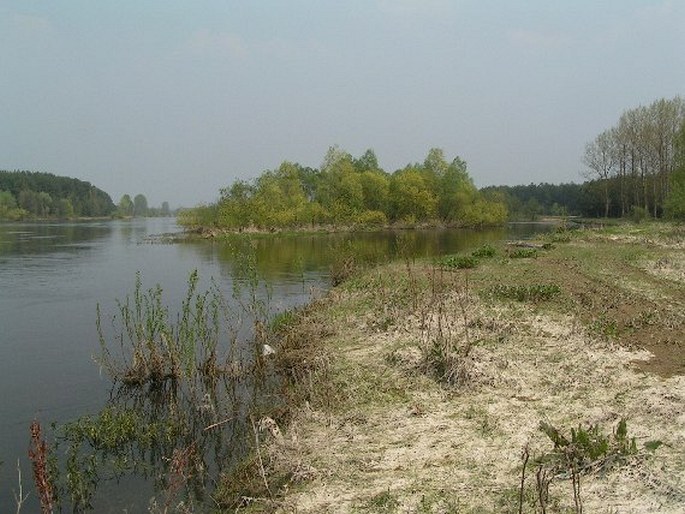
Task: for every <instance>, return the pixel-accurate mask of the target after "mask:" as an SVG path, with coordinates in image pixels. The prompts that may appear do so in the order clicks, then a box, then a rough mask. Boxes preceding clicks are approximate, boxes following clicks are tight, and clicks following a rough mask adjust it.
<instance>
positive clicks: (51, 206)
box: [0, 171, 116, 220]
mask: <svg viewBox="0 0 685 514" xmlns="http://www.w3.org/2000/svg"><path fill="white" fill-rule="evenodd" d="M115 209H116V206H115V205H114V203H113V202H112V199H111V198H110V196H109V195H108V194H107V193H105V192H104V191H102V190H101V189H98V188H97V187H95V186H93V185H91V184H90V183H89V182H84V181H82V180H78V179H75V178H68V177H58V176H57V175H53V174H51V173H39V172H30V171H0V219H6V220H20V219H27V218H28V219H30V218H40V219H48V218H56V219H69V218H79V217H87V218H92V217H103V216H110V215H111V214H112V213H113V212H114V211H115Z"/></svg>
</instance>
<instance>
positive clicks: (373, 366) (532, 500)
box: [219, 224, 685, 513]
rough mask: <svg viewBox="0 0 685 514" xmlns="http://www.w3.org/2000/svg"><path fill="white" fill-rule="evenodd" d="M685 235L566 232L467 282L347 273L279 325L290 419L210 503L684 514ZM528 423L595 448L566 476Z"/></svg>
mask: <svg viewBox="0 0 685 514" xmlns="http://www.w3.org/2000/svg"><path fill="white" fill-rule="evenodd" d="M684 241H685V229H683V228H682V227H676V226H672V225H667V224H658V225H656V224H645V225H636V226H632V227H611V228H608V229H605V230H599V231H594V230H582V231H574V232H572V233H571V232H566V233H558V234H555V235H553V236H551V237H549V238H548V239H546V240H545V241H543V242H545V243H551V245H545V248H547V249H543V248H542V247H540V248H539V249H531V248H527V249H526V251H521V250H522V249H520V248H518V247H515V246H509V247H507V246H501V247H498V248H495V255H493V256H489V257H488V256H487V255H486V256H482V257H480V258H479V260H478V264H477V266H476V267H475V268H472V269H456V267H455V266H451V267H450V266H448V265H446V264H442V265H436V264H435V263H423V262H414V261H413V260H411V259H407V260H406V261H405V262H399V263H395V264H392V265H387V266H384V267H380V268H375V269H373V270H371V271H367V272H365V273H362V274H361V275H358V276H355V277H354V278H352V279H350V280H349V281H347V282H345V283H344V284H343V285H342V286H340V287H338V288H336V289H334V290H333V292H332V293H331V294H330V295H329V297H328V298H327V299H325V300H323V301H321V302H319V303H317V304H315V305H314V306H313V307H311V308H310V309H308V310H307V311H306V312H305V313H303V314H301V315H300V316H299V318H298V319H295V320H292V321H291V322H290V324H289V328H288V329H285V330H284V332H283V340H282V344H283V348H280V349H277V352H278V355H279V357H278V359H279V364H280V366H281V368H282V369H284V370H285V371H286V373H289V375H290V378H291V381H292V383H293V384H294V385H293V387H292V389H291V393H292V400H291V404H290V405H291V407H292V410H291V411H290V413H289V416H288V417H287V418H288V424H287V426H282V427H281V429H280V430H278V429H276V428H274V426H273V425H271V424H270V423H269V422H268V420H267V421H266V422H265V423H263V424H262V428H263V430H259V431H257V432H256V434H258V435H257V439H258V441H259V451H258V452H257V454H256V456H255V459H254V461H253V462H252V463H251V464H250V465H249V466H247V467H246V470H245V471H246V472H245V474H244V476H243V477H242V478H244V479H245V480H244V481H242V482H241V480H240V478H241V477H240V476H238V477H233V479H232V480H230V481H227V482H226V483H225V484H224V485H223V487H220V490H219V492H220V495H223V499H224V500H225V501H227V502H229V501H230V498H231V494H234V495H235V494H238V495H239V497H240V499H239V503H240V504H241V505H242V506H243V507H246V508H247V509H248V511H253V512H261V511H266V512H272V511H277V512H298V513H303V512H311V513H315V512H316V513H320V512H408V513H409V512H416V513H420V512H426V513H428V512H493V513H500V512H519V511H522V512H538V511H540V509H541V507H540V501H541V500H540V498H541V495H542V497H544V503H545V506H546V509H547V512H577V511H578V506H579V502H582V505H583V507H584V511H585V512H622V513H623V512H635V513H637V512H653V511H656V510H658V511H659V512H672V513H675V512H681V511H682V505H683V502H684V501H685V411H684V409H683V402H684V401H685V377H683V375H682V373H683V371H684V370H685V352H683V351H682V345H683V344H684V342H685V242H684ZM482 253H485V254H489V253H492V252H482ZM444 262H445V263H447V261H444ZM451 262H452V263H454V262H459V259H454V260H452V261H451ZM621 420H625V421H626V425H627V435H625V434H624V433H623V432H622V428H621ZM541 422H544V423H546V424H547V426H548V427H549V426H551V427H555V428H556V429H557V430H558V431H559V433H560V434H561V436H562V437H563V438H566V439H569V440H570V439H571V437H572V435H571V429H572V428H576V429H578V427H579V426H581V427H583V430H580V431H579V432H583V433H589V434H591V435H592V437H591V438H590V439H591V440H600V439H602V437H603V438H604V440H605V441H606V442H608V444H607V448H606V449H605V451H604V454H602V455H603V456H602V455H594V456H593V458H592V459H591V462H590V463H589V464H591V465H587V466H585V465H584V466H582V467H579V468H573V469H572V468H569V469H567V470H566V471H567V472H564V470H563V469H559V468H558V467H557V468H554V466H552V465H551V464H550V462H552V460H553V457H555V456H556V457H558V456H559V454H560V453H559V451H556V450H555V446H554V444H553V443H552V440H551V438H550V437H548V435H546V434H545V433H543V431H541V430H540V423H541ZM269 429H270V430H269ZM579 432H577V433H579ZM548 433H549V431H548ZM633 437H634V438H635V446H634V448H633V447H632V444H630V445H629V444H627V443H626V444H624V445H623V446H620V445H619V444H618V443H620V442H621V441H624V442H626V441H630V442H631V443H632V438H633ZM559 441H560V440H559V439H557V442H559ZM557 450H558V448H557ZM633 450H634V451H633ZM562 453H563V452H562ZM600 453H601V452H600ZM567 454H568V452H567V453H566V455H567ZM526 455H527V456H528V457H526ZM524 462H526V464H527V465H526V468H525V469H526V472H525V474H524V475H523V479H524V480H523V484H524V485H523V487H521V482H522V468H523V464H524ZM541 473H543V474H542V477H541ZM250 477H252V479H253V480H252V481H251V483H250V484H248V482H250V480H249V478H250ZM576 478H577V479H578V480H576ZM541 479H542V482H541V481H540V480H541ZM546 481H547V482H546ZM229 482H230V483H229ZM541 483H542V486H541V485H540V484H541ZM545 484H547V485H545ZM575 484H578V485H577V487H574V485H575ZM248 485H249V486H250V487H248ZM241 488H242V489H241ZM546 491H548V495H547V496H546ZM235 498H236V496H234V497H233V499H235ZM519 509H520V510H519ZM536 509H537V510H536Z"/></svg>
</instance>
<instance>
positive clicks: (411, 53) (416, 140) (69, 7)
mask: <svg viewBox="0 0 685 514" xmlns="http://www.w3.org/2000/svg"><path fill="white" fill-rule="evenodd" d="M684 94H685V0H526V1H525V2H524V1H516V0H345V1H341V0H316V1H314V0H310V1H304V0H288V1H285V0H251V1H246V0H240V1H238V0H194V1H190V0H186V1H178V0H163V1H162V0H135V1H132V0H116V1H113V0H98V1H97V2H94V1H92V0H50V1H45V0H0V169H5V170H15V169H22V170H31V171H44V172H50V173H54V174H57V175H66V176H71V177H76V178H79V179H81V180H86V181H89V182H91V183H92V184H94V185H96V186H97V187H99V188H101V189H103V190H105V191H106V192H108V193H109V194H110V195H111V196H112V199H113V200H114V202H115V203H116V202H118V201H119V199H120V198H121V196H122V195H123V194H125V193H127V194H130V195H131V196H134V195H136V194H139V193H142V194H144V195H145V196H146V197H147V199H148V203H149V204H150V205H152V206H158V205H160V204H161V203H162V202H164V201H167V202H169V203H170V204H171V206H172V207H178V206H193V205H197V204H200V203H209V202H213V201H215V200H216V199H217V198H218V195H219V190H220V188H222V187H226V186H228V185H230V184H231V183H232V182H233V181H235V180H236V179H244V180H250V179H252V178H254V177H256V176H258V175H259V174H260V173H262V172H263V171H264V170H267V169H275V168H277V167H278V166H279V165H280V163H281V162H283V161H291V162H298V163H300V164H302V165H305V166H312V167H318V166H320V164H321V162H322V161H323V158H324V155H325V154H326V151H327V150H328V148H329V147H331V146H333V145H337V146H339V147H340V148H341V149H343V150H346V151H348V152H350V153H351V154H352V155H353V156H360V155H361V154H362V153H363V152H364V151H365V150H366V149H368V148H371V149H373V150H374V151H375V153H376V155H377V157H378V160H379V163H380V165H381V167H382V168H383V169H385V170H386V171H388V172H392V171H394V170H396V169H398V168H401V167H404V166H405V165H406V164H409V163H414V162H422V161H423V159H424V158H425V156H426V154H427V153H428V150H429V149H430V148H433V147H437V148H442V149H443V151H444V153H445V156H446V157H447V158H448V159H449V160H451V159H453V158H454V157H456V156H460V157H461V158H462V159H464V160H466V162H467V163H468V167H469V172H470V175H471V177H472V178H473V179H474V181H475V183H476V185H478V186H479V187H482V186H486V185H499V184H509V185H515V184H528V183H531V182H535V183H538V182H552V183H561V182H571V181H575V182H580V181H582V180H583V178H582V175H581V171H582V169H583V168H582V164H581V157H582V153H583V149H584V147H585V144H586V143H587V142H589V141H590V140H592V139H593V138H594V137H595V136H597V134H599V133H600V132H602V131H603V130H605V129H607V128H610V127H611V126H613V125H614V124H616V122H617V121H618V118H619V117H620V115H621V113H622V112H624V111H625V110H627V109H631V108H634V107H637V106H639V105H647V104H649V103H651V102H652V101H654V100H657V99H659V98H673V97H675V96H676V95H681V96H682V95H684Z"/></svg>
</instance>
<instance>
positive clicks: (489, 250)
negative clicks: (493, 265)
mask: <svg viewBox="0 0 685 514" xmlns="http://www.w3.org/2000/svg"><path fill="white" fill-rule="evenodd" d="M471 255H472V256H473V257H475V258H476V259H483V258H488V257H494V256H495V255H497V249H495V248H494V247H493V246H491V245H487V244H486V245H483V246H481V247H479V248H476V249H475V250H474V251H473V252H471Z"/></svg>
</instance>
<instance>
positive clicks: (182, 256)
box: [0, 219, 548, 512]
mask: <svg viewBox="0 0 685 514" xmlns="http://www.w3.org/2000/svg"><path fill="white" fill-rule="evenodd" d="M547 229H548V227H544V226H539V225H538V226H536V225H512V226H510V227H508V228H507V229H498V230H488V231H453V230H451V231H449V230H442V231H439V230H436V231H421V232H418V231H417V232H413V231H409V232H388V233H364V234H353V235H341V234H336V235H301V236H282V237H278V236H274V237H257V238H256V239H255V240H254V241H252V242H251V243H250V246H251V247H252V250H253V251H254V255H255V258H256V267H257V270H258V272H259V275H260V276H261V277H262V278H263V279H264V280H265V281H266V282H267V283H268V284H269V289H270V291H271V300H270V304H271V307H272V309H274V310H282V309H285V308H288V307H291V306H294V305H299V304H303V303H305V302H307V301H308V300H309V299H310V298H311V295H312V292H314V294H317V293H316V292H317V291H319V292H320V291H323V290H325V289H326V288H327V287H328V278H327V274H328V269H329V266H330V263H331V261H332V260H333V259H334V258H335V257H336V255H339V254H340V253H341V251H344V249H345V248H346V247H347V246H348V245H350V244H353V245H355V246H356V247H361V248H362V249H363V251H364V253H366V254H368V255H369V256H376V257H378V256H381V255H392V254H393V253H395V252H396V251H397V248H398V247H401V248H403V253H405V252H407V251H410V252H412V253H413V254H414V255H416V256H419V257H421V256H430V255H440V254H446V253H454V252H457V251H461V250H465V249H469V248H473V247H477V246H479V245H481V244H483V243H486V242H492V241H497V240H502V239H507V238H525V237H529V236H530V235H531V234H533V233H535V232H537V231H542V230H547ZM177 231H179V228H178V227H177V226H176V225H175V222H174V220H173V219H144V220H133V221H101V222H88V223H59V224H57V223H55V224H28V223H11V224H0V392H1V394H2V396H1V397H0V436H1V437H0V461H1V462H2V464H0V512H13V511H14V510H15V506H14V497H13V491H14V490H16V489H17V472H16V462H17V459H20V462H21V468H22V471H23V474H24V488H25V490H27V489H30V490H31V491H32V480H31V476H30V469H31V468H30V462H29V461H28V459H27V458H26V453H27V448H28V442H29V437H28V436H29V433H28V427H29V425H30V423H31V421H32V420H33V419H38V420H39V421H41V423H43V424H44V425H45V426H48V425H49V424H50V423H51V422H53V421H55V422H58V423H62V422H65V421H68V420H71V419H74V418H76V417H78V416H81V415H83V414H86V413H96V412H98V411H99V409H101V408H102V406H103V405H104V404H105V402H106V401H107V399H108V397H109V393H110V389H111V383H110V381H109V380H108V378H107V377H106V376H104V375H101V374H100V371H99V369H98V366H97V365H96V364H95V363H94V361H93V356H94V355H96V354H97V353H98V352H99V345H98V339H97V331H96V326H95V320H96V305H97V304H98V303H99V304H100V305H101V308H102V310H103V319H108V318H109V317H110V316H111V315H113V314H114V313H115V310H116V302H115V300H116V299H124V298H125V297H126V296H127V295H128V294H130V293H131V292H132V290H133V285H134V280H135V275H136V272H138V271H139V272H140V273H141V276H142V280H143V286H144V287H145V288H148V287H152V286H154V285H156V284H160V285H161V286H162V288H163V290H164V298H165V301H166V302H167V303H168V304H169V305H170V307H171V312H176V310H177V308H178V304H179V302H180V299H181V298H182V297H183V295H184V293H185V291H186V281H187V278H188V275H189V274H190V273H191V272H192V270H194V269H197V270H198V271H199V274H200V277H201V279H202V281H201V287H204V288H206V287H207V285H208V283H209V280H210V278H213V279H215V280H216V282H217V283H218V285H219V287H220V289H221V290H222V291H225V292H226V296H227V297H231V291H233V282H232V281H233V278H232V277H234V276H235V269H236V262H235V260H234V258H235V253H236V250H235V248H236V246H240V244H244V243H235V242H234V243H226V242H224V243H220V242H210V241H197V242H184V243H176V244H164V243H161V242H159V240H158V239H154V238H153V239H152V240H150V239H149V237H150V236H152V235H158V234H166V233H174V232H177ZM155 241H156V242H155ZM105 490H107V489H105ZM110 494H111V492H110ZM33 496H35V495H33ZM117 496H120V494H119V493H117ZM122 501H123V500H122ZM126 501H127V502H130V501H133V500H130V499H129V500H126ZM146 503H147V501H146V500H145V499H143V500H142V503H139V504H138V505H137V507H134V508H133V509H130V510H129V512H140V511H144V510H145V509H144V506H145V505H146ZM103 505H109V506H108V507H104V506H103ZM124 507H125V505H123V504H122V503H116V502H113V503H112V504H111V505H110V504H109V503H107V502H104V503H102V504H101V505H100V507H99V509H98V510H101V511H106V510H109V511H111V512H122V509H123V508H124ZM36 510H37V504H36V503H35V501H34V502H33V503H31V502H30V501H29V502H28V503H27V506H26V508H25V511H27V512H33V511H36Z"/></svg>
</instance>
